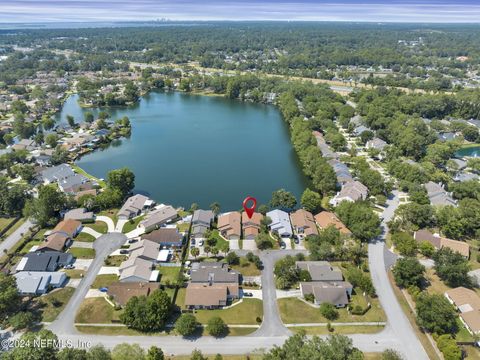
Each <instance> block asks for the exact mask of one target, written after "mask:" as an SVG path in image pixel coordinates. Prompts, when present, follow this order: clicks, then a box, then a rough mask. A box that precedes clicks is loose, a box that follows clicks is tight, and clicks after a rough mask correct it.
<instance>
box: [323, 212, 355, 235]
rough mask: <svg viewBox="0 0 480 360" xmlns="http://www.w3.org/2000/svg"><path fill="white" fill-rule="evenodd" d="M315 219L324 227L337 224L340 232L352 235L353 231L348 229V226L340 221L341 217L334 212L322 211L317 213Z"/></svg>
mask: <svg viewBox="0 0 480 360" xmlns="http://www.w3.org/2000/svg"><path fill="white" fill-rule="evenodd" d="M315 221H316V222H317V224H318V226H319V227H320V228H322V229H325V228H327V227H329V226H330V225H333V226H335V227H336V228H337V229H338V230H339V231H340V233H342V234H344V235H350V234H351V233H352V232H351V231H350V230H348V229H347V227H346V226H345V225H344V224H343V223H342V222H341V221H340V219H339V218H338V217H337V215H335V214H334V213H332V212H329V211H322V212H320V213H318V214H317V215H315Z"/></svg>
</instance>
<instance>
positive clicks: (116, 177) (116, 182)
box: [107, 167, 135, 198]
mask: <svg viewBox="0 0 480 360" xmlns="http://www.w3.org/2000/svg"><path fill="white" fill-rule="evenodd" d="M107 186H108V187H109V188H110V189H114V190H118V191H120V193H121V194H122V197H123V198H125V197H126V196H128V195H129V194H131V192H132V190H133V189H134V188H135V174H134V173H133V172H132V171H131V170H130V169H128V168H126V167H124V168H121V169H117V170H112V171H109V172H108V175H107Z"/></svg>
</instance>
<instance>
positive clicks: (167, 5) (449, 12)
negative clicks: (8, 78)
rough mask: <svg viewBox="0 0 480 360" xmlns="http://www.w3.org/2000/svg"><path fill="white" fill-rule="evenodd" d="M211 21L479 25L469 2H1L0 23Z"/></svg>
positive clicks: (478, 10)
mask: <svg viewBox="0 0 480 360" xmlns="http://www.w3.org/2000/svg"><path fill="white" fill-rule="evenodd" d="M159 19H168V20H169V21H172V22H191V21H199V22H213V21H234V22H242V21H275V22H282V21H283V22H284V21H293V22H359V23H432V24H459V23H460V24H462V23H464V24H479V23H480V20H479V19H480V3H478V2H477V1H473V0H462V1H459V2H455V1H448V0H423V1H407V2H405V1H399V0H393V1H389V2H387V1H385V0H370V1H357V0H343V1H338V0H331V1H315V0H301V1H298V0H290V1H289V0H278V1H272V0H261V1H254V0H237V1H234V2H231V1H227V0H208V1H205V2H202V4H201V5H199V4H198V1H195V0H179V1H175V2H171V1H155V0H139V1H127V0H120V1H113V0H105V1H103V2H101V3H98V2H96V1H93V0H77V1H73V2H72V1H67V0H43V1H39V0H4V1H2V2H1V3H0V24H10V25H22V24H24V25H25V24H32V25H34V24H44V25H46V24H56V23H72V25H73V24H81V23H112V22H113V23H120V22H144V23H148V22H156V21H158V20H159Z"/></svg>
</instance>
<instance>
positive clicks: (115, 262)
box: [105, 255, 127, 266]
mask: <svg viewBox="0 0 480 360" xmlns="http://www.w3.org/2000/svg"><path fill="white" fill-rule="evenodd" d="M125 260H127V256H126V255H109V256H107V258H106V259H105V266H120V264H121V263H122V262H124V261H125Z"/></svg>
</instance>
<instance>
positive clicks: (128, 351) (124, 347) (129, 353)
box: [112, 343, 145, 360]
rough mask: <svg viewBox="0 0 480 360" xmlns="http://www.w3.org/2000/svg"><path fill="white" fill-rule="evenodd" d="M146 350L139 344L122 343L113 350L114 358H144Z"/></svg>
mask: <svg viewBox="0 0 480 360" xmlns="http://www.w3.org/2000/svg"><path fill="white" fill-rule="evenodd" d="M144 358H145V351H144V350H143V349H142V348H141V347H140V345H138V344H127V343H122V344H118V345H116V346H115V347H114V348H113V350H112V360H132V359H140V360H141V359H144Z"/></svg>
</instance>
